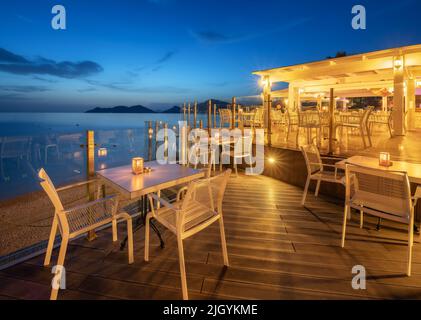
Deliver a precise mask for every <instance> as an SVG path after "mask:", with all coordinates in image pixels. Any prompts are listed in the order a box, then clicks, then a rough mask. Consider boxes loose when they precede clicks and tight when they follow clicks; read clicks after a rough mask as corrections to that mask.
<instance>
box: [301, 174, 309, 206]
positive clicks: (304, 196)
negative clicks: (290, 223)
mask: <svg viewBox="0 0 421 320" xmlns="http://www.w3.org/2000/svg"><path fill="white" fill-rule="evenodd" d="M310 180H311V179H310V176H309V177H308V178H307V181H306V186H305V187H304V193H303V199H302V200H301V205H302V206H303V205H304V204H305V203H306V198H307V192H308V187H309V186H310Z"/></svg>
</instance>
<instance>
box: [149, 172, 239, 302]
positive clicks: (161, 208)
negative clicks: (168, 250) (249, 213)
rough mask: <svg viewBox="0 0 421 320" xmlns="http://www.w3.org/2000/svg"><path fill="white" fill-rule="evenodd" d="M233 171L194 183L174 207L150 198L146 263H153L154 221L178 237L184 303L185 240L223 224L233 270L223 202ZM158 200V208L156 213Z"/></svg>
mask: <svg viewBox="0 0 421 320" xmlns="http://www.w3.org/2000/svg"><path fill="white" fill-rule="evenodd" d="M230 174H231V170H227V171H225V172H224V173H222V174H220V175H218V176H215V177H213V178H208V179H200V180H197V181H193V182H191V183H190V184H189V186H188V188H187V193H186V194H185V196H184V198H183V200H180V201H177V202H175V203H173V204H170V203H168V202H167V201H166V200H164V199H162V198H160V197H158V196H157V195H156V194H149V195H148V198H149V203H150V207H151V211H150V212H149V213H148V215H147V216H146V225H145V261H149V223H150V222H149V221H150V219H152V218H154V219H155V220H156V221H158V222H159V223H160V224H162V225H163V226H164V227H165V228H167V229H168V230H169V231H171V232H172V233H174V235H175V236H176V237H177V244H178V255H179V263H180V274H181V289H182V293H183V299H184V300H187V299H188V291H187V280H186V267H185V263H184V248H183V240H185V239H187V238H189V237H191V236H192V235H194V234H196V233H198V232H200V231H202V230H204V229H205V228H207V227H209V226H210V225H211V224H213V223H214V222H216V221H218V220H219V228H220V236H221V245H222V256H223V259H224V265H225V266H229V262H228V252H227V244H226V240H225V231H224V222H223V217H222V216H223V214H222V200H223V197H224V193H225V189H226V185H227V182H228V179H229V176H230ZM154 200H155V202H156V204H157V208H158V209H155V206H154Z"/></svg>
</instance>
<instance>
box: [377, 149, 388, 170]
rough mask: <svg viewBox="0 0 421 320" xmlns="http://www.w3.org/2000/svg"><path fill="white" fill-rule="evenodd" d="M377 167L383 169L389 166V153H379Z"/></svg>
mask: <svg viewBox="0 0 421 320" xmlns="http://www.w3.org/2000/svg"><path fill="white" fill-rule="evenodd" d="M379 165H381V166H384V167H389V166H390V153H389V152H380V155H379Z"/></svg>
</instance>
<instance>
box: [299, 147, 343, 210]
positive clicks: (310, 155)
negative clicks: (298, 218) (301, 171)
mask: <svg viewBox="0 0 421 320" xmlns="http://www.w3.org/2000/svg"><path fill="white" fill-rule="evenodd" d="M301 152H302V153H303V156H304V159H305V162H306V167H307V181H306V185H305V187H304V194H303V198H302V200H301V205H303V206H304V205H305V202H306V198H307V192H308V188H309V186H310V182H311V180H315V181H317V185H316V191H315V196H316V197H317V196H318V195H319V189H320V184H321V182H322V181H324V182H330V183H339V184H342V185H344V184H345V177H344V175H343V174H339V173H338V168H337V167H336V166H335V165H334V164H326V163H323V161H322V159H325V160H329V159H330V160H336V161H339V160H338V159H337V158H330V157H321V156H320V153H319V149H318V148H317V147H316V146H315V145H313V144H309V145H306V146H302V147H301ZM326 167H327V168H333V169H334V171H325V168H326Z"/></svg>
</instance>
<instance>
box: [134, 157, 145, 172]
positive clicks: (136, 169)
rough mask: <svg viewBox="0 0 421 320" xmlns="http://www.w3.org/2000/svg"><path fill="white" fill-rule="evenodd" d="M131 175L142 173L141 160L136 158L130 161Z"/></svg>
mask: <svg viewBox="0 0 421 320" xmlns="http://www.w3.org/2000/svg"><path fill="white" fill-rule="evenodd" d="M132 171H133V174H141V173H143V158H140V157H137V158H133V159H132Z"/></svg>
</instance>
